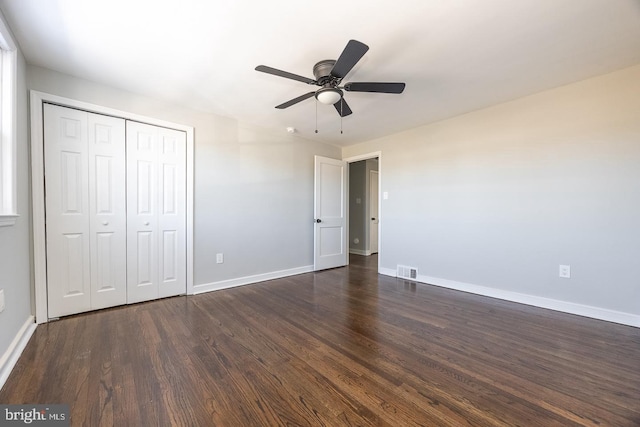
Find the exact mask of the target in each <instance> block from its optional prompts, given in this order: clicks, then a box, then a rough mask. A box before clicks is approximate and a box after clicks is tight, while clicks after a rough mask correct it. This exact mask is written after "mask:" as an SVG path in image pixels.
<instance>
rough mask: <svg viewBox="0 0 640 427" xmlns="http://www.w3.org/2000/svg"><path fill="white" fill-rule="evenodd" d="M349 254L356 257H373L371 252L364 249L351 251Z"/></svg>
mask: <svg viewBox="0 0 640 427" xmlns="http://www.w3.org/2000/svg"><path fill="white" fill-rule="evenodd" d="M349 253H350V254H354V255H362V256H369V255H371V251H365V250H363V249H349Z"/></svg>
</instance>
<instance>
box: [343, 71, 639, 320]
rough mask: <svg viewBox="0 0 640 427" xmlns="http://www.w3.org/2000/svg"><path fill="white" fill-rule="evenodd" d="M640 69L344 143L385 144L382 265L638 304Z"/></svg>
mask: <svg viewBox="0 0 640 427" xmlns="http://www.w3.org/2000/svg"><path fill="white" fill-rule="evenodd" d="M638 82H640V65H638V66H635V67H631V68H628V69H624V70H621V71H618V72H615V73H611V74H607V75H604V76H600V77H597V78H593V79H589V80H585V81H582V82H578V83H574V84H571V85H567V86H563V87H560V88H557V89H554V90H550V91H546V92H541V93H539V94H536V95H533V96H529V97H526V98H522V99H519V100H515V101H512V102H509V103H505V104H501V105H498V106H495V107H492V108H487V109H484V110H480V111H476V112H473V113H469V114H466V115H463V116H459V117H456V118H453V119H450V120H446V121H442V122H439V123H434V124H431V125H427V126H423V127H420V128H416V129H413V130H410V131H406V132H402V133H399V134H396V135H392V136H389V137H385V138H381V139H378V140H375V141H369V142H367V143H364V144H359V145H356V146H351V147H346V148H344V149H343V157H345V158H346V157H351V156H357V155H361V154H365V153H369V152H373V151H381V152H382V163H383V165H384V170H383V171H382V174H383V175H382V184H381V185H382V188H381V191H386V192H388V194H389V198H388V200H383V201H382V217H381V218H382V223H381V245H382V246H381V247H382V251H383V252H381V254H380V257H381V258H380V263H381V267H382V268H383V269H387V271H394V270H395V269H396V266H397V265H398V264H403V265H409V266H413V267H417V268H418V272H419V274H420V275H423V276H427V277H431V278H439V279H444V280H448V281H452V282H459V283H466V284H472V285H477V286H483V287H489V288H494V289H498V290H504V291H509V292H514V293H519V294H524V295H530V296H536V297H541V298H549V299H553V300H557V301H563V302H568V303H572V304H580V305H584V306H591V307H598V308H601V309H605V310H613V311H617V312H622V313H628V314H634V315H638V314H640V225H639V224H640V84H638ZM559 264H570V265H571V273H572V277H571V279H561V278H559V277H558V266H559Z"/></svg>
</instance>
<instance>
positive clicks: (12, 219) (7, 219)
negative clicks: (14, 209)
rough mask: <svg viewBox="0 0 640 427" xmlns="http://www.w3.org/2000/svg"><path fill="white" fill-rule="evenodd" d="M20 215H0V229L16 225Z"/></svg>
mask: <svg viewBox="0 0 640 427" xmlns="http://www.w3.org/2000/svg"><path fill="white" fill-rule="evenodd" d="M18 217H20V215H0V227H6V226H9V225H13V224H15V223H16V220H17V219H18Z"/></svg>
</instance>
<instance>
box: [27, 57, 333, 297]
mask: <svg viewBox="0 0 640 427" xmlns="http://www.w3.org/2000/svg"><path fill="white" fill-rule="evenodd" d="M27 77H28V78H27V82H28V87H29V89H34V90H38V91H42V92H46V93H51V94H55V95H59V96H64V97H68V98H73V99H76V100H80V101H85V102H90V103H93V104H98V105H102V106H106V107H111V108H116V109H119V110H123V111H127V112H131V113H135V114H141V115H145V116H149V117H154V118H158V119H162V120H168V121H172V122H175V123H180V124H184V125H190V126H193V127H195V190H194V192H195V209H194V210H195V221H194V233H195V236H194V282H195V285H202V284H209V283H214V282H219V281H223V280H228V279H236V278H242V277H246V276H251V275H257V274H264V273H270V272H275V271H281V270H287V269H292V268H297V267H303V266H309V265H312V264H313V156H314V155H315V154H317V155H322V156H326V157H333V158H340V149H339V148H337V147H334V146H330V145H326V144H321V143H317V142H311V141H308V140H305V139H302V138H299V137H297V136H295V135H290V134H287V133H286V132H285V130H284V129H283V132H282V133H281V134H280V133H278V134H274V133H269V132H267V131H265V130H263V129H256V128H252V127H250V126H245V125H243V124H242V123H238V122H237V121H236V120H232V119H228V118H224V117H220V116H217V115H213V114H208V113H203V112H199V111H195V110H192V109H190V108H188V107H181V106H176V105H173V104H169V103H165V102H162V101H159V100H156V99H150V98H147V97H144V96H140V95H136V94H132V93H129V92H124V91H120V90H116V89H113V88H110V87H106V86H103V85H99V84H96V83H92V82H89V81H86V80H81V79H78V78H75V77H72V76H68V75H64V74H60V73H57V72H54V71H51V70H47V69H44V68H39V67H35V66H29V67H28V69H27ZM218 252H222V253H224V263H223V264H216V263H215V254H216V253H218Z"/></svg>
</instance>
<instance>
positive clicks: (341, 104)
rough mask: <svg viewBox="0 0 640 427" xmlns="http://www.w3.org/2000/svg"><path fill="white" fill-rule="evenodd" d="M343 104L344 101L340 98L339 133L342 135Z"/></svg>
mask: <svg viewBox="0 0 640 427" xmlns="http://www.w3.org/2000/svg"><path fill="white" fill-rule="evenodd" d="M343 105H344V101H343V100H342V98H340V135H342V106H343Z"/></svg>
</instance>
